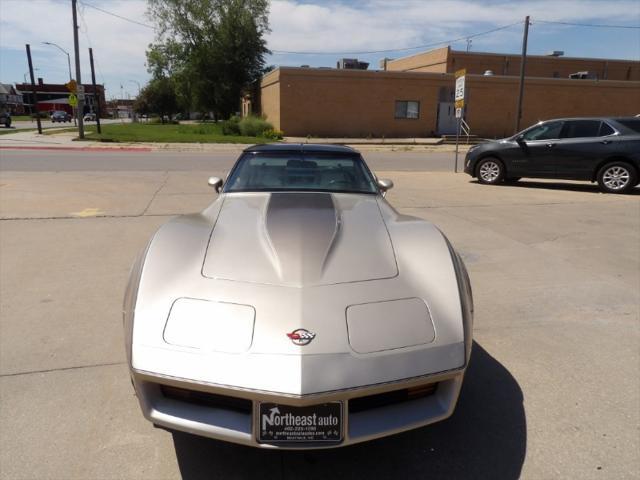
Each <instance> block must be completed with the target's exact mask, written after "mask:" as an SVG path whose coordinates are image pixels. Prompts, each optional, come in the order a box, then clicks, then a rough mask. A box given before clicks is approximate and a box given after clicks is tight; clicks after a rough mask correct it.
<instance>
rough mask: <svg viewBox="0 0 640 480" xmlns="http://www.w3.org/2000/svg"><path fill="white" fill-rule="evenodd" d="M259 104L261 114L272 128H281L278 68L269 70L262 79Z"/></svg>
mask: <svg viewBox="0 0 640 480" xmlns="http://www.w3.org/2000/svg"><path fill="white" fill-rule="evenodd" d="M260 87H261V89H262V92H261V95H260V106H261V109H262V110H261V111H262V115H264V116H265V117H267V120H269V122H271V123H272V124H273V128H276V129H278V130H281V129H282V127H281V125H280V69H277V70H274V71H272V72H269V73H268V74H267V75H265V76H264V77H263V79H262V82H261V84H260Z"/></svg>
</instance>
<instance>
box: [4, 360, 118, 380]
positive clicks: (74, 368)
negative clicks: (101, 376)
mask: <svg viewBox="0 0 640 480" xmlns="http://www.w3.org/2000/svg"><path fill="white" fill-rule="evenodd" d="M125 364H126V362H106V363H94V364H91V365H76V366H73V367H60V368H48V369H44V370H26V371H24V372H14V373H2V374H0V378H1V377H19V376H21V375H33V374H35V373H51V372H62V371H65V370H80V369H83V368H99V367H113V366H115V365H125Z"/></svg>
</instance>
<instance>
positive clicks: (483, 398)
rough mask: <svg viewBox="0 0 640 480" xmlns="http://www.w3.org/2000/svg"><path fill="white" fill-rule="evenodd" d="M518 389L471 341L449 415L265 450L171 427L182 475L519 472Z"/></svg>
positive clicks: (510, 475)
mask: <svg viewBox="0 0 640 480" xmlns="http://www.w3.org/2000/svg"><path fill="white" fill-rule="evenodd" d="M526 432H527V430H526V418H525V411H524V406H523V396H522V391H521V390H520V387H519V386H518V383H517V382H516V380H515V379H514V378H513V376H512V375H511V374H510V373H509V372H508V371H507V370H506V369H505V368H504V367H503V366H502V365H501V364H500V363H499V362H498V361H496V360H495V359H494V358H493V357H491V355H489V354H488V353H487V352H486V351H485V350H484V349H483V348H482V347H481V346H480V345H478V344H477V343H476V344H474V349H473V353H472V356H471V362H470V365H469V369H468V371H467V374H466V378H465V382H464V385H463V388H462V393H461V396H460V399H459V402H458V407H457V408H456V411H455V413H454V414H453V416H452V417H451V418H449V419H448V420H446V421H444V422H440V423H437V424H434V425H431V426H427V427H424V428H421V429H418V430H414V431H410V432H407V433H403V434H400V435H396V436H393V437H387V438H384V439H381V440H376V441H373V442H368V443H363V444H358V445H354V446H352V447H345V448H338V449H334V450H316V451H308V452H295V451H264V450H259V449H254V448H249V447H241V446H236V445H232V444H227V443H224V442H219V441H215V440H210V439H205V438H202V437H196V436H192V435H189V434H185V433H181V432H174V433H173V441H174V445H175V449H176V455H177V458H178V464H179V467H180V472H181V473H182V476H183V478H185V479H199V478H207V479H217V478H220V479H222V478H224V479H235V478H247V479H253V478H260V479H270V478H289V479H297V478H304V479H305V480H309V479H316V478H317V479H326V478H332V479H337V478H348V479H360V478H365V479H370V478H376V479H378V478H382V479H384V478H390V479H391V478H392V479H404V478H406V479H416V478H429V479H434V478H442V479H467V478H500V479H502V480H509V479H516V478H519V477H520V471H521V469H522V464H523V462H524V458H525V452H526V446H527V433H526Z"/></svg>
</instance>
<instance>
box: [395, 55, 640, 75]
mask: <svg viewBox="0 0 640 480" xmlns="http://www.w3.org/2000/svg"><path fill="white" fill-rule="evenodd" d="M461 68H466V69H467V73H469V74H479V75H482V74H483V73H484V72H485V71H487V70H492V71H493V73H494V74H496V75H520V55H508V54H505V55H502V54H494V53H483V52H462V51H458V50H451V49H450V48H449V47H444V48H438V49H435V50H430V51H428V52H422V53H418V54H415V55H410V56H408V57H403V58H398V59H396V60H390V61H389V62H387V70H390V71H397V72H434V73H454V72H455V71H456V70H459V69H461ZM583 71H589V72H592V73H594V74H596V75H597V76H598V78H599V79H606V80H631V81H636V82H637V81H640V62H638V61H633V60H607V59H594V58H572V57H550V56H541V55H529V56H528V57H527V67H526V75H527V76H528V77H545V78H554V76H555V77H557V78H569V75H570V74H572V73H576V72H583Z"/></svg>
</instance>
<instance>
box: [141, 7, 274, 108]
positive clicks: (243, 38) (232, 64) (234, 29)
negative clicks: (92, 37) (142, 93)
mask: <svg viewBox="0 0 640 480" xmlns="http://www.w3.org/2000/svg"><path fill="white" fill-rule="evenodd" d="M268 6H269V4H268V0H148V7H149V8H148V15H149V16H150V18H151V19H152V20H153V21H154V23H155V24H156V26H157V28H158V37H157V39H156V43H154V44H152V45H150V46H149V50H148V51H147V66H148V69H149V72H150V73H151V74H152V75H153V77H154V78H162V77H169V78H171V79H172V80H173V81H174V83H175V84H176V86H177V92H179V94H178V95H179V100H180V104H181V105H180V106H181V107H182V108H186V109H188V110H190V109H192V108H195V109H200V110H201V111H213V112H215V113H216V114H217V115H220V116H223V117H225V118H227V117H228V116H230V115H231V114H232V113H234V112H235V111H237V110H238V109H239V102H240V96H241V94H242V90H243V88H245V87H247V86H249V85H251V84H252V83H253V82H255V81H257V80H258V79H259V78H260V76H261V75H262V73H263V70H264V67H265V61H264V56H265V54H267V53H269V50H267V48H266V41H265V40H264V34H265V33H267V32H268V31H269V26H268Z"/></svg>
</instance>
